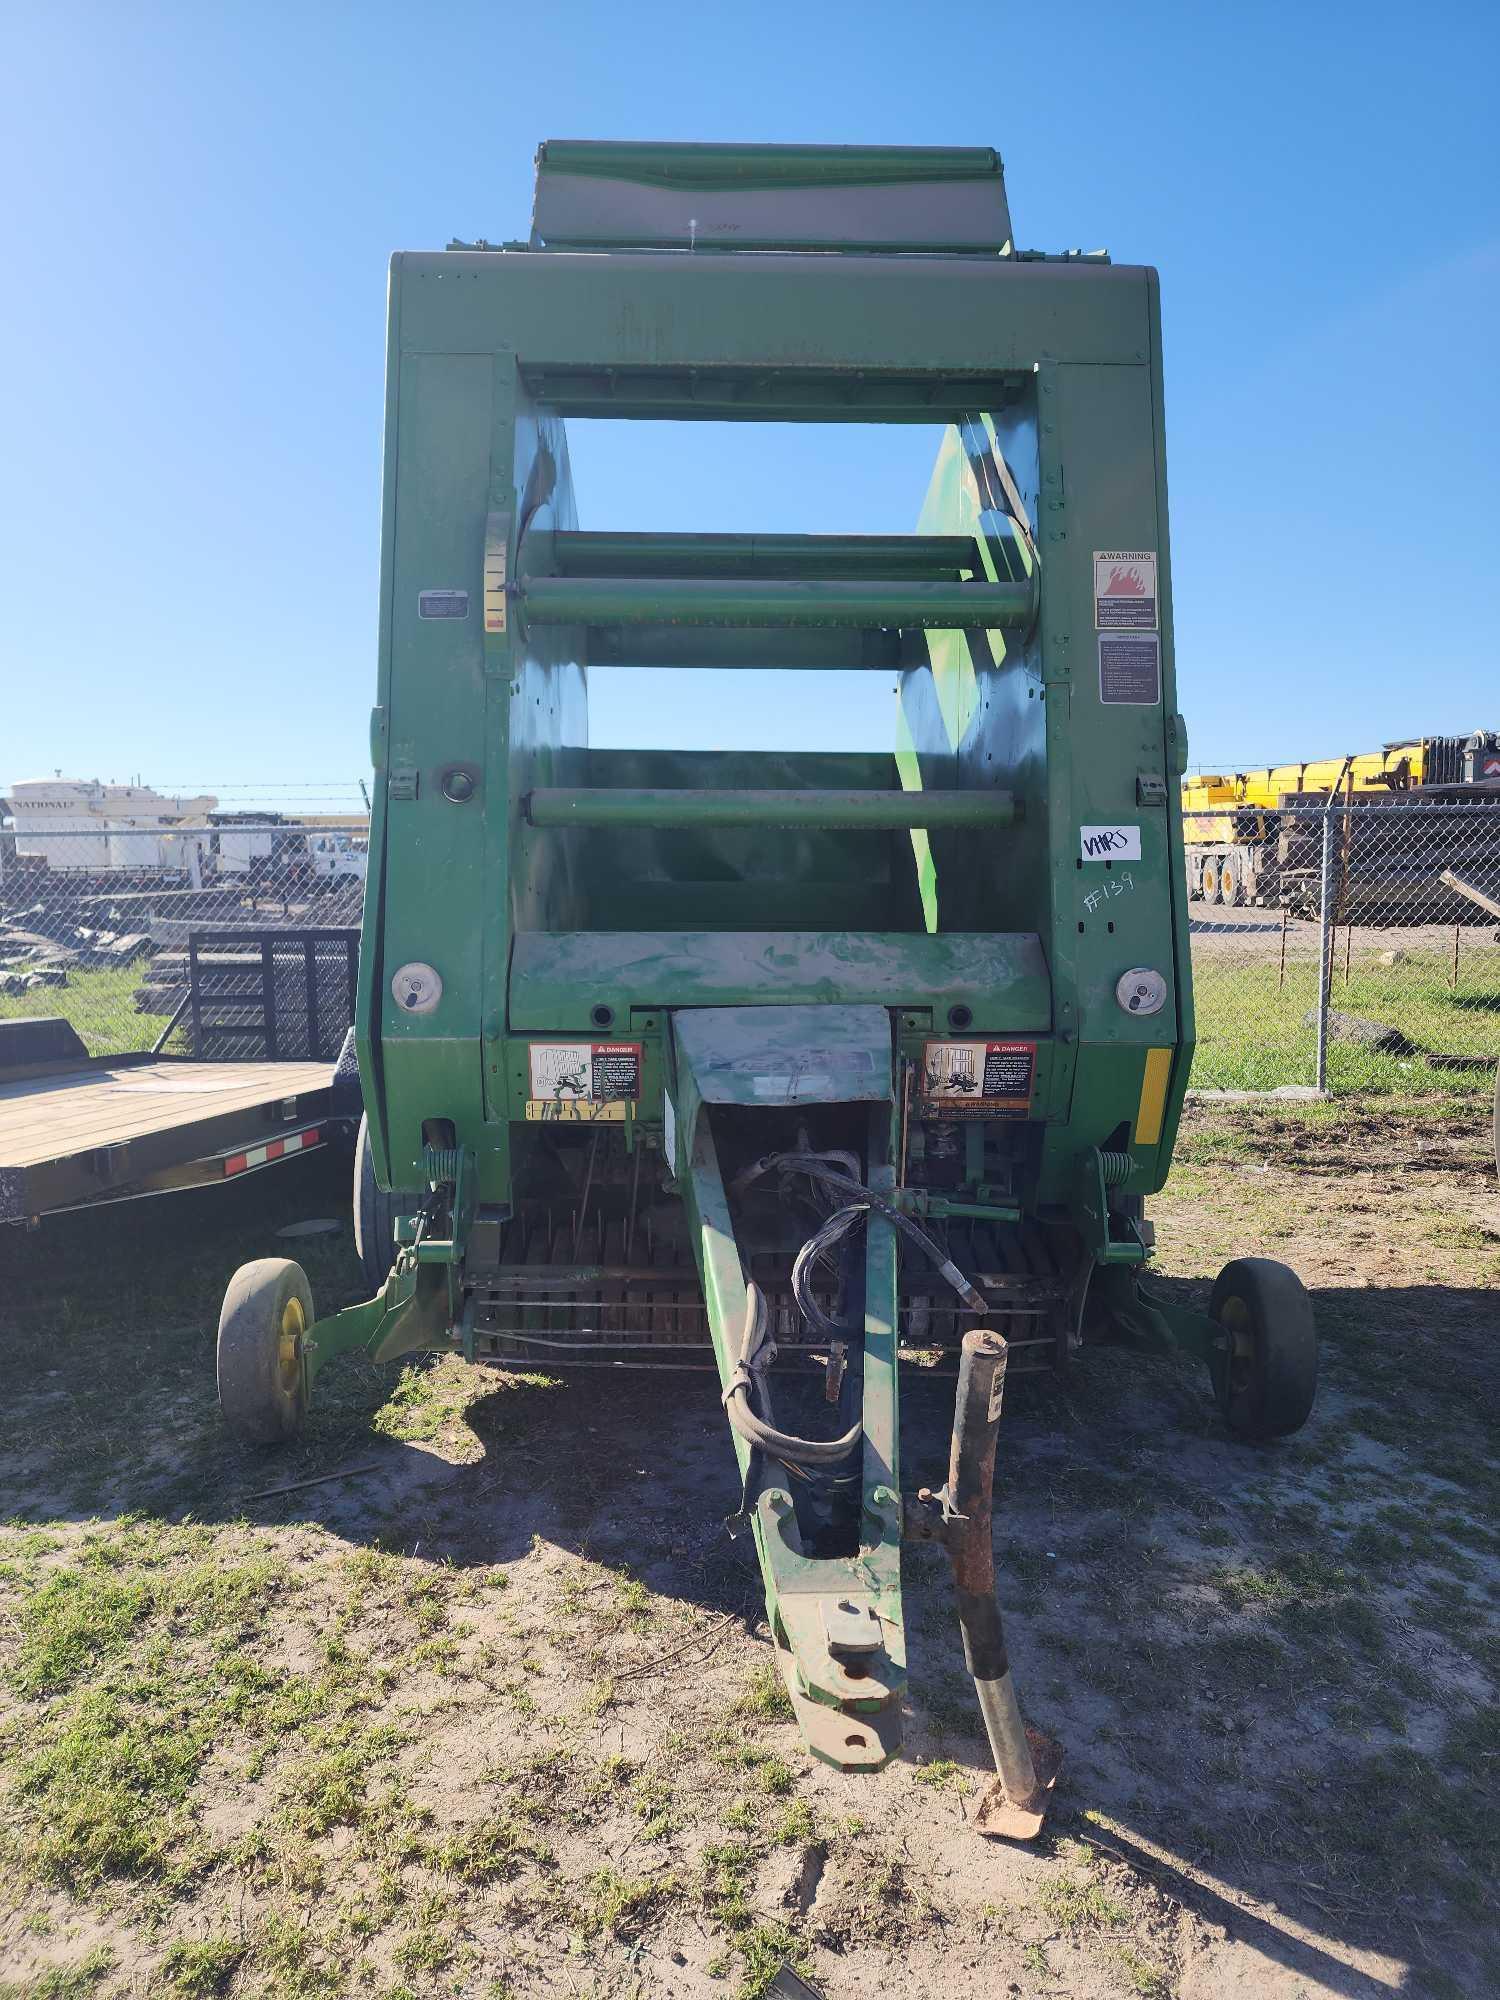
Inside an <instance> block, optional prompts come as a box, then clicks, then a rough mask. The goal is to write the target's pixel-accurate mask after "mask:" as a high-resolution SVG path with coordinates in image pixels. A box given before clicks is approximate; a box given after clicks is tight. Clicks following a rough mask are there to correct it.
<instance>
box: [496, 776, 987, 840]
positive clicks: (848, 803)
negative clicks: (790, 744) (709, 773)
mask: <svg viewBox="0 0 1500 2000" xmlns="http://www.w3.org/2000/svg"><path fill="white" fill-rule="evenodd" d="M525 810H526V817H527V819H528V820H529V821H530V823H531V824H532V825H533V826H641V827H666V826H816V827H875V828H892V829H902V828H908V827H917V826H926V827H933V826H1011V825H1013V824H1014V823H1015V821H1016V820H1017V819H1018V818H1019V816H1020V812H1019V808H1018V806H1017V804H1016V800H1015V795H1014V794H1013V793H1011V792H1001V791H988V790H986V791H979V790H975V791H948V792H939V791H931V792H926V791H923V792H872V791H812V790H809V791H688V790H673V791H667V790H655V789H652V790H644V789H642V790H633V789H626V788H625V787H624V786H618V787H616V786H608V785H598V786H586V787H579V788H575V789H571V790H567V789H562V788H560V787H544V788H539V789H538V790H536V791H534V792H530V793H528V794H527V797H526V802H525Z"/></svg>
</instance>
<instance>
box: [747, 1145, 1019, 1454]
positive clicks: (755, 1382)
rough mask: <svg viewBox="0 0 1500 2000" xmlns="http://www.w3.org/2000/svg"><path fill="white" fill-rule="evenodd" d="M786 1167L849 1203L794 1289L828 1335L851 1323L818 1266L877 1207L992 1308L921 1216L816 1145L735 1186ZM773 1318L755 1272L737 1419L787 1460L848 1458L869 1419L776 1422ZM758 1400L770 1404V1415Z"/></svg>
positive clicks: (975, 1305) (814, 1238)
mask: <svg viewBox="0 0 1500 2000" xmlns="http://www.w3.org/2000/svg"><path fill="white" fill-rule="evenodd" d="M834 1157H836V1158H838V1159H839V1160H840V1161H843V1160H846V1159H848V1158H849V1157H850V1156H849V1155H848V1154H847V1153H843V1154H838V1155H835V1156H834ZM778 1167H781V1168H786V1169H788V1170H789V1171H791V1172H795V1173H804V1174H808V1175H810V1176H811V1177H812V1178H813V1179H814V1180H815V1181H818V1182H820V1183H821V1184H822V1185H823V1186H824V1187H825V1188H827V1189H828V1190H829V1192H830V1193H832V1194H835V1195H841V1196H843V1197H845V1203H844V1206H843V1207H842V1208H837V1209H835V1210H834V1211H833V1213H832V1214H831V1215H829V1216H828V1217H826V1218H825V1220H824V1221H823V1222H822V1223H820V1224H819V1226H818V1228H817V1229H816V1230H814V1232H813V1234H812V1235H811V1236H809V1237H808V1239H807V1241H806V1242H805V1243H804V1244H803V1245H802V1248H801V1249H800V1250H799V1251H798V1252H797V1255H796V1258H795V1260H794V1261H793V1264H792V1296H793V1297H794V1298H795V1299H796V1301H797V1305H798V1307H799V1308H800V1310H801V1312H802V1314H803V1317H804V1318H805V1319H806V1320H807V1321H808V1322H809V1324H810V1325H812V1326H814V1327H816V1328H817V1330H818V1331H819V1332H820V1333H822V1334H823V1335H824V1336H825V1337H826V1338H829V1339H838V1338H842V1336H843V1335H844V1334H845V1332H846V1331H847V1329H846V1328H844V1327H841V1326H839V1325H838V1324H837V1323H836V1322H835V1321H833V1320H831V1319H830V1318H829V1317H828V1315H827V1313H825V1312H824V1311H823V1308H822V1307H821V1306H820V1305H819V1304H818V1302H817V1300H816V1299H815V1298H814V1297H813V1291H812V1273H813V1268H814V1266H815V1265H816V1264H817V1262H818V1260H819V1258H820V1257H822V1256H824V1255H826V1253H827V1252H828V1251H829V1250H831V1249H832V1248H833V1246H834V1245H835V1244H836V1243H838V1242H839V1241H840V1240H841V1239H842V1238H843V1237H844V1236H845V1235H847V1234H848V1232H849V1231H850V1230H851V1229H852V1228H853V1227H854V1225H855V1223H856V1222H857V1221H858V1220H859V1218H860V1217H861V1216H862V1215H865V1214H867V1213H868V1212H869V1211H870V1210H872V1209H873V1210H874V1211H875V1212H876V1213H877V1214H879V1215H883V1216H885V1217H886V1218H887V1220H888V1221H890V1222H891V1223H892V1224H894V1226H895V1227H896V1228H897V1229H898V1230H900V1232H901V1234H902V1235H903V1236H905V1237H906V1238H907V1240H908V1241H909V1242H910V1243H912V1244H913V1245H915V1247H916V1248H917V1249H919V1250H920V1251H921V1252H922V1253H923V1255H924V1256H926V1257H929V1258H930V1259H931V1260H932V1262H933V1263H934V1264H935V1265H936V1266H937V1268H938V1270H939V1272H940V1273H941V1274H942V1276H943V1277H944V1278H946V1279H947V1281H948V1283H949V1284H950V1285H952V1287H953V1289H954V1290H955V1291H956V1292H957V1293H958V1295H959V1297H960V1298H961V1299H963V1300H964V1302H965V1304H966V1305H968V1306H969V1307H970V1308H971V1310H973V1311H974V1312H984V1311H985V1310H986V1309H987V1307H986V1301H985V1299H984V1297H983V1296H982V1294H981V1293H979V1292H978V1291H977V1290H976V1289H975V1288H974V1286H973V1285H972V1284H970V1282H969V1280H968V1279H967V1278H966V1277H965V1276H964V1274H963V1272H962V1271H960V1270H959V1268H958V1266H957V1265H956V1264H955V1263H954V1262H953V1260H952V1259H951V1258H950V1257H949V1256H947V1254H946V1253H945V1252H944V1250H943V1247H942V1245H941V1244H940V1243H938V1242H936V1241H935V1240H934V1238H933V1237H931V1236H929V1235H928V1233H927V1231H926V1230H925V1229H922V1228H920V1227H919V1226H918V1225H917V1224H916V1223H915V1222H913V1220H912V1219H911V1217H910V1216H909V1215H903V1214H902V1213H901V1211H900V1209H898V1208H897V1207H895V1206H894V1204H893V1203H891V1202H888V1201H884V1200H882V1198H881V1197H880V1196H879V1195H877V1194H872V1193H871V1191H870V1190H869V1188H867V1187H865V1186H864V1185H863V1183H862V1182H860V1181H859V1180H857V1179H856V1178H855V1177H854V1175H853V1174H850V1173H841V1172H840V1171H839V1169H838V1168H837V1167H835V1166H833V1165H831V1164H830V1161H829V1156H827V1155H820V1154H817V1153H812V1152H798V1153H769V1154H767V1155H766V1157H765V1158H764V1159H763V1160H757V1161H756V1163H755V1165H754V1166H752V1167H748V1168H747V1169H746V1170H745V1172H744V1173H742V1174H740V1175H739V1176H738V1177H737V1179H736V1180H735V1182H734V1191H735V1193H739V1192H740V1191H741V1190H742V1189H744V1188H746V1187H748V1186H749V1185H750V1183H751V1182H752V1181H756V1180H759V1179H760V1178H761V1176H762V1175H763V1174H768V1173H770V1172H771V1171H772V1170H773V1169H774V1168H778ZM768 1319H769V1315H768V1313H767V1310H766V1301H765V1296H764V1294H763V1293H762V1291H761V1289H760V1287H759V1285H757V1284H756V1283H755V1282H754V1280H753V1279H752V1280H751V1281H750V1282H749V1283H748V1284H747V1285H746V1287H745V1324H744V1328H743V1331H742V1332H741V1335H740V1352H739V1359H738V1362H737V1364H736V1366H735V1370H734V1373H733V1374H732V1375H731V1376H730V1378H729V1382H728V1385H727V1387H726V1388H725V1390H724V1408H725V1410H726V1412H727V1413H728V1416H729V1421H730V1423H731V1424H733V1426H734V1428H735V1429H736V1430H737V1431H738V1432H739V1434H740V1436H741V1437H743V1438H744V1439H746V1440H747V1442H748V1443H750V1444H751V1445H753V1446H755V1448H756V1449H757V1450H759V1451H763V1452H765V1453H766V1454H767V1455H768V1456H769V1457H771V1458H776V1459H780V1460H781V1462H782V1463H783V1464H785V1465H787V1466H791V1467H794V1468H799V1469H813V1468H825V1467H831V1466H837V1465H840V1464H842V1463H843V1461H844V1460H845V1459H846V1458H847V1457H848V1456H849V1454H850V1453H851V1452H852V1451H853V1450H854V1448H855V1446H856V1445H857V1444H858V1443H859V1441H860V1439H861V1437H862V1436H863V1434H864V1426H863V1424H860V1423H856V1424H854V1425H853V1426H852V1427H851V1428H850V1429H849V1430H847V1431H845V1433H844V1435H843V1436H842V1437H837V1438H827V1439H823V1438H799V1437H793V1436H792V1435H791V1434H790V1433H789V1432H787V1431H780V1430H777V1429H776V1428H775V1426H774V1425H773V1424H772V1423H770V1422H769V1421H768V1417H769V1411H770V1390H769V1387H768V1384H767V1382H766V1372H767V1370H768V1369H769V1367H770V1364H771V1362H772V1360H773V1359H774V1358H775V1353H776V1349H775V1346H774V1344H773V1343H772V1342H771V1341H770V1340H769V1338H768V1336H767V1325H768ZM757 1405H761V1406H762V1407H763V1408H764V1410H765V1412H766V1414H765V1415H763V1414H762V1413H761V1409H760V1408H757Z"/></svg>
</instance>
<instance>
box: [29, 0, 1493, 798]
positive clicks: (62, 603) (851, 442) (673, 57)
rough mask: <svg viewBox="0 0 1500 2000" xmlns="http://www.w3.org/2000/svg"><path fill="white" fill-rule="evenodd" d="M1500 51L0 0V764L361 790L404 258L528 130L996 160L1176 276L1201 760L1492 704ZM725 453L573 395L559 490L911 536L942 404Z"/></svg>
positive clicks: (1176, 538)
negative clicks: (595, 417)
mask: <svg viewBox="0 0 1500 2000" xmlns="http://www.w3.org/2000/svg"><path fill="white" fill-rule="evenodd" d="M1497 59H1500V10H1497V9H1496V8H1495V7H1494V6H1493V5H1492V4H1473V5H1465V4H1444V0H1437V4H1434V5H1431V6H1428V7H1426V8H1424V9H1422V10H1421V11H1420V12H1419V13H1413V11H1412V10H1410V9H1409V8H1407V7H1396V6H1388V5H1383V4H1380V0H1375V4H1370V5H1355V4H1352V3H1351V4H1344V0H1317V4H1314V5H1311V6H1309V5H1307V4H1306V0H1303V3H1302V4H1286V5H1259V6H1257V5H1254V4H1248V5H1245V6H1240V7H1217V6H1210V5H1197V4H1186V0H1184V4H1180V5H1156V6H1153V5H1150V4H1140V5H1137V6H1135V7H1132V8H1129V9H1121V8H1119V7H1117V6H1104V5H1095V4H1067V0H1059V4H1054V5H1051V6H1045V7H1036V6H1030V7H1020V6H1012V5H1010V4H1004V5H991V6H990V7H988V8H983V7H974V6H972V5H966V6H963V7H957V6H953V7H950V6H943V5H937V6H929V7H927V8H925V9H918V8H913V7H912V6H911V5H910V4H909V0H908V4H903V5H900V6H897V5H886V4H882V0H865V4H862V5H859V6H857V7H856V6H846V5H843V4H826V3H825V4H818V0H813V4H808V0H802V4H799V5H795V6H792V5H786V4H782V0H757V4H756V5H755V6H754V7H743V6H740V7H734V8H730V7H723V6H720V7H715V6H712V5H699V6H686V5H682V6H678V5H651V4H639V3H638V4H633V5H630V6H628V7H627V6H620V5H617V6H601V5H595V4H577V0H575V4H571V5H569V4H554V5H551V6H545V7H526V8H520V7H514V8H513V7H505V6H499V5H491V6H466V5H459V4H449V5H444V4H441V0H433V4H428V5H424V6H415V5H402V6H388V5H384V4H381V0H370V4H366V5H362V6H344V5H340V4H330V0H325V4H321V5H301V6H295V7H294V6H289V5H280V4H276V0H257V4H253V5H251V4H237V0H220V4H217V5H214V6H209V7H205V6H202V5H201V4H196V5H192V6H182V7H179V6H172V5H162V4H157V5H153V4H150V0H137V4H131V5H123V4H120V0H108V4H103V0H101V3H100V4H95V5H81V4H78V0H52V3H51V4H46V5H44V4H42V0H25V3H24V4H18V0H0V170H3V181H0V185H3V187H4V189H5V190H6V193H5V200H4V205H3V213H0V270H3V271H4V274H5V279H4V293H5V309H4V311H3V312H0V382H3V384H4V400H3V405H0V467H3V477H0V578H3V588H0V782H3V781H7V780H13V779H16V778H20V777H24V776H35V775H39V774H41V773H45V772H49V771H51V770H52V769H53V768H55V767H57V766H61V767H62V768H63V769H64V771H65V773H67V774H68V775H84V776H94V775H99V776H103V777H106V778H109V777H114V778H122V779H123V778H125V777H127V776H130V775H134V774H137V773H139V774H142V775H144V777H145V778H146V779H147V781H148V782H153V783H156V784H159V785H164V786H177V785H191V786H195V787H196V786H200V785H210V786H213V787H215V788H217V789H218V790H219V791H220V792H221V793H222V794H223V795H224V796H225V797H226V798H227V799H228V798H233V799H235V800H236V801H243V800H246V799H248V797H249V796H250V795H251V793H252V792H253V793H254V794H256V795H257V796H259V797H261V798H264V799H268V800H277V799H280V800H282V801H284V802H286V803H312V802H313V801H314V800H315V799H321V798H328V799H334V798H339V797H350V796H354V797H357V792H356V785H357V780H358V778H359V777H360V775H361V774H362V773H363V772H364V769H365V757H366V751H365V741H366V718H367V715H368V710H369V705H370V701H371V698H372V688H373V676H374V647H375V622H376V592H377V538H378V515H379V482H380V422H381V410H382V390H381V376H382V368H383V358H384V356H383V342H384V314H385V283H386V261H387V257H388V255H389V253H390V252H391V251H392V250H393V249H420V248H431V247H440V246H441V245H442V244H443V243H445V242H446V241H447V240H448V239H449V237H450V236H455V235H456V236H461V237H474V236H488V237H489V238H491V239H496V238H501V237H507V236H514V235H521V234H524V232H525V229H526V226H527V223H528V220H529V214H530V195H531V173H532V155H533V152H534V149H535V146H536V143H537V141H538V140H540V139H543V138H546V137H552V136H558V137H619V138H662V139H702V138H708V139H764V140H803V141H808V140H816V141H827V142H867V143H877V144H893V143H910V144H993V145H995V146H997V147H998V148H999V150H1000V151H1001V153H1002V154H1003V155H1004V157H1005V160H1006V165H1007V170H1008V176H1009V183H1010V193H1011V203H1012V210H1013V213H1014V215H1015V218H1016V224H1017V236H1018V239H1019V241H1020V242H1021V243H1022V244H1024V245H1028V246H1036V247H1038V248H1044V249H1062V248H1066V247H1070V246H1073V245H1083V246H1085V247H1094V246H1098V245H1106V246H1108V248H1109V249H1110V251H1111V252H1112V253H1113V254H1114V256H1115V257H1116V258H1118V259H1120V260H1122V261H1129V262H1147V263H1154V264H1156V265H1157V266H1158V267H1159V268H1160V270H1161V273H1162V295H1163V311H1164V334H1165V345H1166V362H1167V375H1166V384H1167V416H1168V452H1169V474H1170V481H1171V495H1172V535H1173V549H1174V563H1175V583H1176V613H1177V642H1178V661H1179V680H1180V696H1181V705H1182V707H1183V709H1184V711H1185V713H1186V715H1187V718H1188V722H1189V727H1190V732H1191V738H1192V746H1193V759H1194V762H1195V763H1198V762H1205V761H1206V762H1209V763H1212V764H1229V765H1231V766H1233V765H1236V764H1238V765H1240V766H1242V767H1243V766H1244V765H1245V764H1248V763H1253V762H1260V761H1264V760H1266V759H1270V758H1281V757H1295V756H1303V755H1318V754H1329V753H1342V752H1343V751H1345V750H1347V749H1350V748H1365V747H1370V746H1373V745H1374V744H1376V743H1378V742H1380V741H1382V740H1384V739H1386V738H1389V737H1393V736H1397V735H1401V734H1404V733H1408V732H1415V733H1421V732H1424V731H1426V732H1433V731H1439V730H1441V731H1447V730H1464V729H1469V728H1473V727H1475V726H1476V725H1480V724H1483V725H1487V726H1490V727H1497V726H1500V674H1497V671H1496V664H1497V662H1496V640H1495V633H1496V628H1497V611H1496V606H1495V604H1494V601H1493V600H1494V599H1495V597H1496V595H1497V593H1500V563H1497V530H1500V506H1497V500H1500V480H1497V472H1496V463H1497V455H1500V454H1497V430H1500V425H1497V414H1500V408H1497V406H1500V391H1497V379H1500V369H1497V365H1496V364H1497V355H1500V312H1497V306H1500V150H1497V141H1496V136H1495V134H1496V129H1497V128H1496V120H1495V117H1494V113H1493V91H1494V80H1495V76H1496V73H1497ZM643 443H649V445H651V446H652V447H653V449H652V450H651V451H650V453H649V454H648V453H647V452H646V451H645V450H643V448H642V447H643ZM734 444H735V454H736V456H735V460H734V463H735V465H736V468H737V476H736V478H735V479H734V480H733V482H732V483H730V484H728V485H726V486H725V487H724V489H723V490H722V491H721V492H720V493H718V494H716V495H715V496H714V506H715V511H714V512H713V513H712V514H711V515H709V514H706V513H705V511H704V507H703V504H702V502H703V483H702V482H701V481H700V480H698V479H697V478H696V476H695V475H694V473H693V470H692V468H693V467H696V466H700V465H703V464H705V463H706V462H707V454H708V452H709V451H710V450H711V449H712V448H713V445H714V441H713V440H711V439H710V438H709V437H708V436H706V435H705V434H704V433H703V432H702V431H693V430H691V429H689V430H688V431H687V432H686V433H684V432H681V431H678V432H674V433H671V434H668V435H667V436H665V437H659V436H657V435H654V434H648V435H647V437H645V438H644V439H643V437H642V434H641V432H640V431H638V430H636V429H634V428H633V427H630V426H620V427H617V428H616V427H603V426H593V427H590V428H589V429H588V431H587V432H586V433H585V434H580V435H579V436H578V437H577V439H576V442H575V477H576V483H577V486H578V488H579V495H580V503H581V508H582V512H583V517H584V519H585V521H586V522H587V524H588V525H591V526H595V527H660V528H668V527H690V526H696V527H705V528H706V527H717V528H725V529H730V528H769V529H781V530H788V531H796V530H801V531H818V530H823V531H833V530H843V531H847V532H857V531H865V532H886V531H898V532H899V531H904V530H907V529H909V528H911V527H912V526H913V525H914V522H915V518H916V510H917V507H918V504H919V502H920V498H921V494H922V489H923V486H924V484H925V480H926V474H927V469H928V465H929V464H930V460H931V455H932V444H933V440H932V439H931V438H930V437H928V436H926V435H924V434H921V433H916V432H910V431H903V430H899V429H891V430H886V431H879V432H870V433H866V432H863V431H861V432H854V433H849V432H844V433H835V434H834V435H833V436H832V438H830V436H829V434H828V433H824V432H817V431H811V430H806V431H793V432H790V433H788V432H786V431H782V430H778V431H776V432H774V433H768V432H757V431H755V430H754V429H753V427H747V428H746V429H744V430H739V431H737V432H736V433H735V438H734ZM658 446H659V447H660V449H659V450H658V449H655V447H658ZM684 496H685V497H684ZM870 678H871V677H863V678H861V679H860V680H858V681H857V682H855V681H854V680H853V679H852V677H846V678H845V679H844V680H843V681H842V682H841V683H840V685H839V686H838V687H836V688H830V687H827V686H819V687H816V688H810V687H808V686H807V685H806V683H805V682H799V700H798V702H797V704H796V706H795V707H794V706H793V704H792V703H791V702H790V701H788V700H786V699H785V698H784V690H781V691H778V690H777V689H776V688H774V687H773V688H770V689H767V688H765V687H755V686H751V685H737V686H736V687H735V688H734V689H733V690H731V696H730V698H729V699H728V700H726V699H725V697H724V695H723V693H722V691H719V690H716V691H714V692H710V691H709V690H708V689H706V688H704V687H702V686H701V685H695V686H693V687H689V686H687V685H685V683H684V681H683V679H682V678H681V677H674V678H673V679H672V680H671V681H670V682H664V681H663V680H662V679H661V678H660V677H655V678H647V679H643V680H637V679H630V680H626V679H625V678H624V677H616V676H608V675H605V674H603V673H601V674H598V675H596V676H595V680H594V687H593V691H592V696H591V700H592V708H593V717H594V723H593V727H594V736H595V740H596V741H613V742H622V741H635V742H648V743H649V742H661V743H663V744H665V743H682V742H687V743H693V742H697V743H701V744H716V743H720V742H732V741H736V740H739V741H745V742H753V743H760V744H764V745H772V744H777V743H797V742H805V741H808V740H819V741H822V742H825V743H827V744H829V745H836V744H840V743H847V744H851V745H852V744H854V743H856V742H858V743H861V744H864V745H866V746H868V747H883V746H884V745H886V744H888V743H889V741H890V728H891V717H890V713H889V706H888V695H887V693H886V691H885V690H884V688H883V687H872V686H870V685H869V680H870Z"/></svg>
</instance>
